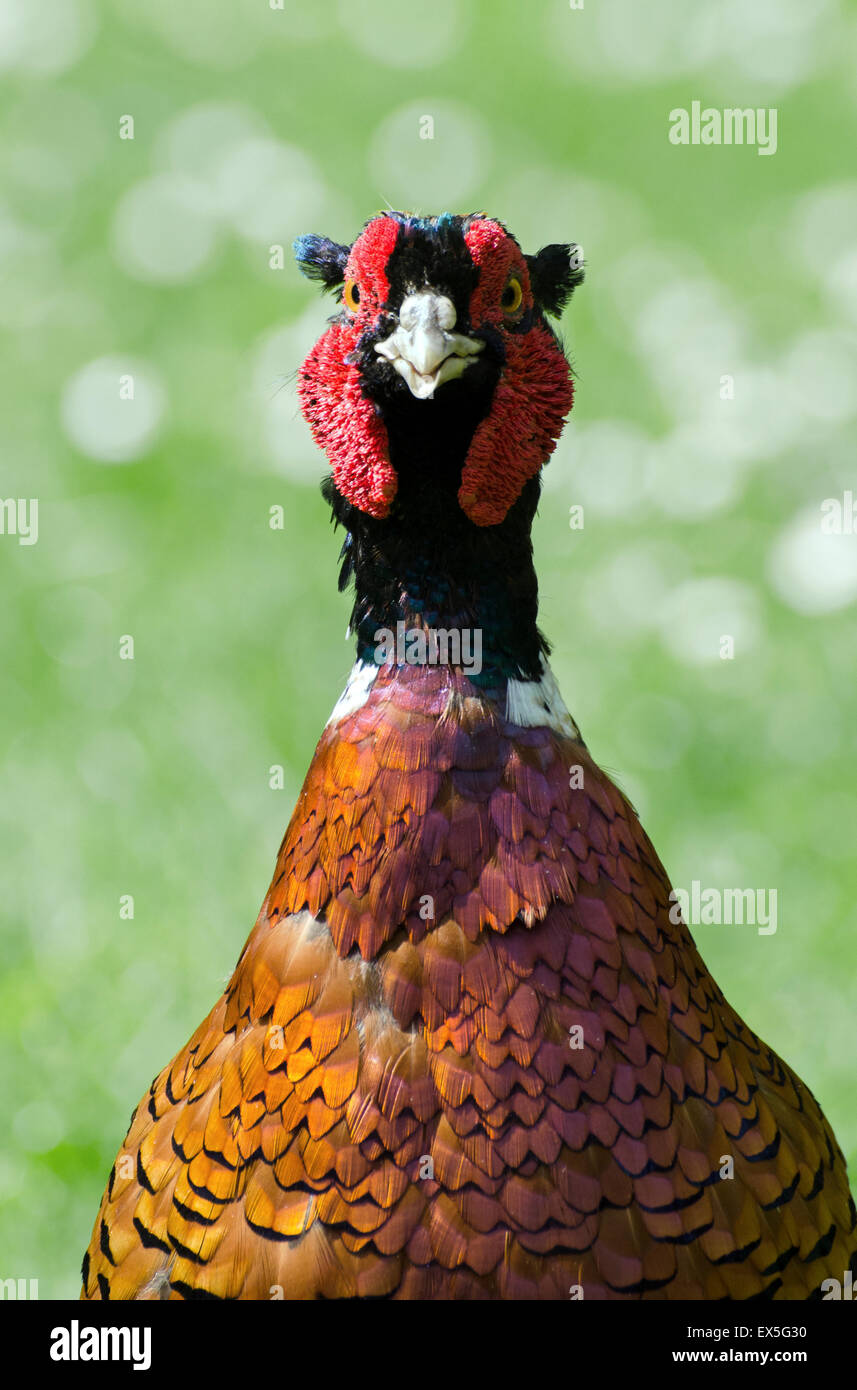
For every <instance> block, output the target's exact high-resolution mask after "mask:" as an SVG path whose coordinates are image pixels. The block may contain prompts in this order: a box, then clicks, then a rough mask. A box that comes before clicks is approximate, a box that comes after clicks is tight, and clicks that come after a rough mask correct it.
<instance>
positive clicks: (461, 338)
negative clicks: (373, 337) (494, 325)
mask: <svg viewBox="0 0 857 1390" xmlns="http://www.w3.org/2000/svg"><path fill="white" fill-rule="evenodd" d="M455 320H456V312H455V305H454V304H453V302H452V300H451V299H450V298H449V297H448V296H447V295H445V294H437V293H436V292H435V291H434V290H416V291H415V292H414V293H413V294H409V295H408V296H407V298H406V299H404V300H403V301H402V306H401V308H400V309H399V323H398V326H397V327H396V328H395V329H394V331H393V332H392V333H391V334H390V335H389V337H387V338H385V339H384V340H383V342H380V343H376V344H375V351H376V352H377V353H378V355H379V356H380V357H386V359H387V361H388V362H390V363H392V365H393V367H394V368H395V370H396V371H397V372H398V373H399V376H401V377H403V378H404V380H405V381H406V382H407V385H408V387H409V389H410V391H411V394H412V395H414V396H416V397H417V398H418V399H419V400H428V399H429V398H430V397H431V396H433V395H434V393H435V391H436V390H437V388H438V386H441V385H442V384H443V383H444V382H445V381H452V380H453V379H454V378H455V377H458V376H461V374H462V372H464V371H465V370H466V369H467V367H469V366H470V363H471V362H474V361H475V360H476V358H477V356H478V355H479V353H480V352H481V351H482V349H483V347H484V346H485V344H484V343H483V342H481V341H480V340H479V339H478V338H468V337H467V336H466V335H465V334H464V333H453V332H452V330H453V328H454V327H455Z"/></svg>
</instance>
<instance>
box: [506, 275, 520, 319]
mask: <svg viewBox="0 0 857 1390" xmlns="http://www.w3.org/2000/svg"><path fill="white" fill-rule="evenodd" d="M523 298H524V291H523V289H522V288H521V282H520V280H519V279H518V278H517V276H516V275H513V276H512V278H511V280H510V281H509V283H508V285H507V286H506V288H505V289H504V291H503V298H502V299H501V300H500V304H501V306H502V309H503V313H504V314H516V313H517V312H518V310H519V309H520V307H521V302H522V300H523Z"/></svg>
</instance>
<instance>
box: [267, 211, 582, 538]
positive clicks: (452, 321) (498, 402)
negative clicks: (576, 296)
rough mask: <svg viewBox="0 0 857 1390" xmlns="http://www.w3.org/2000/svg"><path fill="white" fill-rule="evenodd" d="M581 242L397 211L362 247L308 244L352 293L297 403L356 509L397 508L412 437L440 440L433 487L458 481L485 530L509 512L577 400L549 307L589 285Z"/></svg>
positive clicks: (372, 225) (321, 267)
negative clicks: (542, 240) (547, 241)
mask: <svg viewBox="0 0 857 1390" xmlns="http://www.w3.org/2000/svg"><path fill="white" fill-rule="evenodd" d="M577 251H578V248H576V247H575V246H547V247H545V248H544V249H543V250H541V251H540V252H538V254H537V255H531V256H527V255H524V254H523V252H522V251H521V248H520V247H519V245H518V243H517V241H516V240H515V238H514V237H513V236H512V235H511V234H510V233H509V232H508V231H507V230H506V229H505V227H503V226H502V224H501V223H499V222H497V221H495V220H493V219H491V218H488V217H485V216H483V215H481V214H474V215H471V216H469V217H453V216H451V215H450V214H449V213H444V214H443V215H442V216H441V217H429V218H422V217H420V218H418V217H411V216H408V215H406V214H403V213H385V214H383V215H381V216H379V217H375V218H373V219H372V220H371V221H370V222H368V223H367V225H366V226H365V228H364V229H363V231H362V232H361V234H360V236H359V237H358V238H357V240H356V241H355V242H354V245H353V246H350V247H348V246H340V245H338V244H336V243H334V242H331V241H329V240H327V239H325V238H324V237H319V236H305V237H300V238H299V239H298V241H297V242H296V243H295V254H296V256H297V259H298V261H299V263H300V265H301V268H302V269H303V271H304V273H305V274H307V275H309V276H310V277H312V278H314V279H319V280H321V281H322V282H323V283H324V284H325V285H326V286H327V287H328V288H330V289H332V290H336V291H339V290H340V288H341V305H340V310H339V313H338V314H337V315H336V317H335V318H334V320H333V322H332V324H331V326H330V327H329V329H328V330H327V332H326V333H325V335H324V337H323V338H322V339H321V340H320V342H318V343H317V344H316V346H315V347H314V348H313V350H312V352H311V353H310V354H309V356H308V357H307V359H306V361H305V362H304V364H303V367H302V369H301V372H300V398H301V404H302V407H303V411H304V414H305V415H306V418H307V420H308V421H309V424H310V426H311V428H312V431H313V434H314V436H315V439H316V441H317V442H318V443H319V444H320V445H321V447H322V448H323V449H324V450H325V451H326V452H327V455H328V457H329V459H330V462H331V464H332V467H333V481H334V484H335V486H336V488H337V490H338V491H339V493H340V494H341V495H342V496H343V497H344V498H346V499H347V501H348V502H350V503H351V504H352V505H353V506H355V507H357V508H359V509H360V510H361V511H363V512H365V513H366V514H367V515H369V516H372V517H376V518H383V517H386V516H388V515H389V514H390V511H391V508H392V507H393V506H394V503H395V499H396V497H397V495H398V493H399V491H400V489H401V488H402V487H403V485H404V482H405V480H404V479H403V477H402V475H401V472H402V467H403V461H404V466H405V467H407V466H408V463H409V462H410V463H411V465H413V463H414V460H413V453H414V450H413V447H412V446H413V445H414V444H415V443H416V442H417V441H418V440H421V441H423V442H424V443H425V442H426V441H432V443H433V444H434V447H435V448H436V449H437V450H438V452H440V451H441V450H440V448H439V445H438V441H443V448H442V451H443V452H444V453H445V454H446V455H447V457H446V458H444V459H442V460H441V459H439V458H438V459H435V460H431V461H428V462H427V464H426V466H428V467H429V468H430V469H431V468H432V465H433V464H434V465H435V467H434V475H435V481H436V484H437V486H438V487H440V488H447V489H448V488H449V487H450V485H451V484H452V483H454V484H455V488H454V497H455V499H456V500H457V504H458V506H459V507H460V508H461V510H462V511H463V512H464V514H465V515H466V516H467V517H468V518H469V520H470V521H471V522H472V523H473V525H474V526H494V525H497V524H498V523H499V522H501V521H502V520H503V518H504V517H505V516H506V514H507V512H508V511H509V508H510V507H511V506H512V504H513V503H514V502H515V501H516V499H517V498H518V497H519V496H520V493H521V491H522V489H523V488H524V485H525V484H526V483H527V482H528V481H529V479H531V478H533V477H534V476H535V475H536V474H537V473H538V471H539V469H540V468H541V466H542V464H543V463H544V462H545V461H546V459H547V458H548V457H549V455H550V453H551V452H552V450H553V448H554V445H555V443H556V440H557V436H558V434H559V432H560V430H561V428H562V425H563V421H564V419H565V417H566V415H567V414H568V411H569V410H570V409H571V404H572V398H573V389H572V382H571V375H570V371H569V367H568V363H567V361H566V358H565V355H564V353H563V350H562V347H561V346H560V343H559V342H558V340H557V337H556V335H555V334H554V333H553V331H552V330H551V328H550V327H549V325H548V321H547V316H548V315H551V314H553V315H558V314H560V313H561V312H562V309H563V307H564V306H565V303H566V301H567V300H568V298H569V296H570V295H571V293H572V291H573V290H574V288H575V286H576V285H578V284H579V283H580V281H581V280H582V279H583V271H582V269H581V267H580V263H579V258H578V254H577ZM450 441H454V442H456V443H457V444H458V446H459V447H458V457H455V458H450V457H449V454H450V453H451V452H452V451H451V450H450ZM438 464H440V465H442V466H441V467H440V468H438V467H437V465H438Z"/></svg>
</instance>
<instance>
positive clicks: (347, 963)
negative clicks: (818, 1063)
mask: <svg viewBox="0 0 857 1390" xmlns="http://www.w3.org/2000/svg"><path fill="white" fill-rule="evenodd" d="M298 256H299V259H300V260H301V261H302V262H303V264H304V266H305V268H307V269H308V270H309V273H311V275H313V276H314V277H315V278H318V279H321V280H322V281H324V282H325V283H326V284H329V285H332V286H333V287H337V286H338V285H339V284H340V283H342V282H345V285H346V295H345V299H344V304H345V306H346V307H345V308H343V309H342V310H341V311H340V314H339V316H338V317H337V319H336V320H334V323H333V324H332V325H331V328H330V329H329V330H328V333H327V334H326V335H325V337H324V338H323V339H322V340H321V344H320V345H319V346H318V347H317V348H316V349H314V350H313V352H312V353H311V354H310V356H309V358H308V359H307V363H306V364H305V366H304V368H303V370H302V377H301V394H302V401H303V405H304V409H305V412H306V413H307V415H308V417H309V419H310V422H311V424H312V426H313V429H314V432H315V434H316V437H317V438H318V439H319V442H320V443H321V444H322V445H323V447H325V448H326V449H327V450H328V453H329V455H330V456H331V461H332V464H333V474H332V478H331V479H330V480H329V481H328V483H327V484H326V486H325V495H326V497H327V500H328V501H329V502H330V504H331V506H332V509H333V514H334V518H335V519H336V520H337V521H338V522H339V523H340V524H341V525H343V526H344V527H345V529H346V542H345V546H344V549H343V570H342V576H341V585H342V586H343V587H344V586H345V585H347V584H351V583H353V584H354V587H355V602H354V610H353V615H352V627H353V631H354V633H355V636H356V640H357V652H358V660H357V665H356V666H355V669H354V672H353V673H352V678H351V680H350V681H349V684H348V687H347V688H346V691H345V693H344V694H343V697H342V698H341V700H340V702H339V703H338V705H337V706H336V708H335V709H334V712H333V715H332V716H331V719H330V721H329V722H328V724H327V726H326V728H325V730H324V732H323V734H322V737H321V740H320V742H319V745H318V748H317V749H316V753H315V756H314V758H313V760H312V763H311V765H310V768H309V771H308V773H307V777H306V781H305V783H304V786H303V789H302V791H301V794H300V797H299V799H298V803H297V806H296V808H295V812H294V814H293V816H292V819H291V822H290V824H289V826H288V828H287V830H286V834H285V837H284V839H283V843H282V845H281V848H280V852H279V856H278V859H277V864H276V868H275V871H274V876H273V879H272V882H271V885H270V888H269V890H268V894H267V896H266V898H265V901H264V903H263V905H262V909H261V912H260V914H259V918H258V920H257V923H256V926H255V927H254V929H253V932H252V933H251V935H250V937H249V939H248V941H247V943H246V945H245V947H244V950H243V952H242V955H241V957H240V959H239V961H238V964H237V966H236V969H235V972H234V974H233V976H232V978H231V980H230V982H229V985H228V987H227V989H226V992H225V994H224V995H223V996H222V998H221V999H220V1000H219V1001H218V1003H217V1004H216V1005H215V1007H214V1009H213V1010H212V1012H211V1013H210V1014H209V1016H208V1018H207V1019H206V1020H205V1021H204V1022H203V1023H202V1024H201V1025H200V1027H199V1028H198V1029H197V1031H196V1033H195V1034H194V1035H193V1037H192V1038H191V1039H190V1041H189V1042H188V1044H187V1046H186V1047H185V1048H184V1049H183V1050H182V1052H181V1053H179V1055H178V1056H177V1057H176V1058H175V1059H174V1061H173V1062H172V1063H171V1064H170V1065H169V1066H168V1067H166V1068H165V1069H164V1070H163V1071H162V1072H161V1073H160V1075H159V1076H158V1077H157V1078H156V1079H155V1081H154V1082H153V1084H152V1087H151V1088H150V1091H149V1093H148V1095H147V1096H146V1097H144V1099H143V1101H141V1103H140V1105H139V1106H138V1108H137V1110H136V1111H135V1114H134V1116H133V1118H132V1122H131V1127H130V1129H129V1132H128V1135H127V1137H126V1140H125V1144H124V1146H123V1149H122V1151H121V1152H120V1155H119V1156H118V1158H117V1161H116V1163H115V1164H114V1168H113V1171H112V1173H111V1176H110V1181H109V1183H108V1187H107V1191H106V1192H105V1194H104V1198H103V1201H102V1206H101V1210H100V1212H99V1216H98V1218H97V1220H96V1224H95V1230H94V1232H93V1239H92V1243H91V1245H90V1248H89V1250H88V1252H87V1254H86V1256H85V1258H84V1267H83V1280H84V1296H85V1297H104V1298H106V1297H110V1298H141V1297H142V1298H147V1297H148V1298H163V1297H171V1298H182V1297H219V1298H270V1297H277V1296H285V1297H287V1298H310V1297H363V1296H376V1297H377V1296H389V1297H400V1298H462V1297H463V1298H500V1299H507V1298H509V1299H512V1298H568V1297H569V1294H570V1293H572V1294H573V1295H577V1296H581V1295H582V1296H583V1297H585V1298H659V1299H664V1298H690V1299H716V1298H751V1297H760V1296H761V1297H765V1296H767V1297H789V1298H808V1297H811V1296H813V1295H817V1293H818V1290H819V1289H820V1286H821V1283H822V1281H823V1280H824V1279H825V1278H828V1277H833V1278H839V1279H841V1278H842V1276H843V1272H844V1270H845V1269H846V1268H847V1267H848V1265H849V1262H850V1261H851V1260H852V1258H853V1255H854V1250H855V1236H854V1230H855V1209H854V1204H853V1202H852V1200H851V1196H850V1193H849V1190H848V1182H847V1176H846V1172H845V1164H844V1160H843V1158H842V1154H841V1152H840V1150H839V1148H838V1146H837V1144H836V1141H835V1138H834V1136H833V1134H832V1132H831V1130H830V1127H829V1125H828V1124H827V1122H826V1120H825V1118H824V1116H823V1114H822V1112H821V1110H820V1108H819V1106H818V1104H817V1102H816V1101H815V1099H814V1097H813V1096H812V1094H811V1092H810V1091H809V1090H808V1089H807V1088H806V1087H805V1086H804V1085H803V1083H802V1082H801V1081H800V1080H799V1078H798V1077H797V1076H796V1075H795V1074H794V1073H793V1072H792V1071H791V1070H790V1069H789V1068H788V1067H787V1066H786V1064H785V1063H784V1062H782V1061H781V1060H780V1059H779V1058H778V1057H777V1056H776V1054H775V1053H773V1052H772V1051H771V1049H770V1048H768V1047H766V1046H765V1044H764V1043H762V1042H761V1041H760V1040H759V1039H758V1038H757V1037H756V1036H755V1035H754V1034H753V1033H752V1032H751V1031H750V1029H749V1028H748V1027H747V1026H746V1025H745V1024H744V1023H743V1022H742V1021H741V1019H740V1018H738V1016H737V1015H736V1014H735V1013H734V1011H733V1010H732V1009H731V1008H730V1007H729V1005H728V1003H727V1002H726V1000H725V999H724V997H723V995H722V993H721V992H720V990H719V989H718V987H717V985H716V984H715V982H714V981H713V979H712V978H711V975H710V974H709V972H708V970H707V969H706V967H705V965H704V963H703V961H702V959H701V957H700V956H699V953H698V952H697V950H696V947H695V945H694V943H693V940H692V938H691V935H690V933H689V931H688V930H687V928H686V926H685V925H684V924H683V923H682V922H681V921H680V920H674V919H675V917H676V913H675V911H674V910H673V909H674V902H673V900H672V899H671V897H670V884H669V881H668V879H667V876H666V874H665V872H664V869H663V867H662V866H661V864H660V862H659V860H658V858H657V856H656V854H655V852H654V850H653V848H652V846H651V844H650V843H649V841H648V839H647V837H646V835H645V833H644V832H643V830H642V828H641V826H640V824H639V821H638V819H637V816H636V814H635V812H634V810H633V808H632V807H631V806H630V804H629V803H628V801H627V800H626V799H625V797H624V796H623V795H622V793H621V792H620V791H619V790H618V789H617V788H616V787H615V786H614V785H613V784H612V783H611V782H610V780H609V779H608V778H607V776H606V775H605V774H604V773H603V772H602V771H601V770H600V769H599V768H598V767H597V765H596V764H595V763H594V762H593V760H592V758H591V756H590V754H589V752H588V750H587V748H586V745H585V744H584V742H583V741H582V739H581V737H580V734H579V732H578V730H577V727H576V725H575V724H574V722H573V720H572V719H571V716H570V715H569V713H568V711H567V710H566V709H565V706H564V705H563V703H562V700H561V697H560V695H559V692H558V690H557V688H556V683H555V681H554V679H553V676H552V674H551V672H550V668H549V666H548V664H547V643H546V642H545V640H544V638H543V637H542V636H541V634H540V633H539V631H538V628H537V626H536V609H537V589H536V583H535V575H534V571H533V568H532V550H531V544H530V524H531V521H532V517H533V514H534V511H535V506H536V503H537V499H538V488H539V482H538V476H537V474H538V467H539V466H540V465H541V463H543V462H544V460H545V458H546V457H547V455H548V454H549V452H550V449H551V448H552V446H553V442H554V441H555V438H556V434H557V433H558V431H559V428H560V425H561V420H562V416H563V414H564V413H565V412H566V411H567V410H568V408H569V407H570V404H571V389H570V381H569V374H568V367H567V364H566V362H565V358H564V356H563V353H562V350H561V348H560V346H559V344H558V342H557V340H556V338H555V336H554V334H553V332H552V330H551V329H550V327H549V326H548V324H547V320H546V317H545V315H546V313H557V312H559V311H560V310H561V308H562V306H563V304H564V302H565V300H566V299H567V297H568V294H570V292H571V290H572V289H573V288H574V285H575V284H577V283H579V280H580V278H581V277H580V272H579V267H578V266H577V265H576V264H575V262H574V258H573V255H572V254H571V251H570V248H567V247H566V248H563V247H552V248H547V251H546V252H542V253H540V256H539V257H527V258H525V257H523V256H522V254H521V253H520V250H519V249H518V248H517V243H514V242H513V239H512V238H510V237H509V236H508V234H507V233H506V232H505V229H503V228H502V227H501V226H500V224H498V223H496V222H492V221H491V220H490V219H485V218H469V219H461V218H450V217H448V215H444V217H442V218H439V219H412V218H408V217H406V216H405V215H398V214H397V215H390V216H386V215H385V216H382V217H379V218H377V219H374V220H373V221H372V222H370V223H369V224H368V226H367V228H366V230H365V231H364V233H363V234H362V237H361V238H358V241H357V243H355V247H354V248H347V247H338V246H336V245H335V244H334V243H330V242H327V241H325V239H323V238H319V237H313V238H303V239H302V240H301V243H300V245H299V247H298ZM351 276H354V277H356V278H355V279H354V284H356V285H357V287H358V291H359V293H358V294H357V295H355V294H354V293H353V292H352V293H350V294H349V293H348V291H347V287H348V283H349V277H351ZM511 279H517V280H518V285H519V289H520V290H521V302H520V303H519V304H515V307H514V309H512V310H511V312H510V313H508V314H507V313H506V312H505V311H504V309H503V302H504V298H505V300H506V302H507V303H508V304H509V305H511V304H512V303H513V301H514V300H515V299H516V298H517V294H514V295H511V296H507V294H506V290H507V287H508V286H509V284H510V280H511ZM421 292H425V293H428V294H430V295H432V296H435V298H436V300H437V301H438V302H439V301H440V300H441V299H443V300H444V301H446V303H447V304H451V305H452V306H453V308H454V318H455V321H456V328H457V329H459V330H460V331H461V335H462V336H463V337H467V338H468V339H469V340H471V341H473V340H476V341H478V342H480V343H482V344H483V347H482V348H480V349H479V350H477V351H476V352H473V353H472V354H470V355H472V359H473V360H472V361H470V362H469V363H468V365H466V367H465V369H464V370H463V371H461V372H460V373H459V374H458V375H456V376H455V377H454V378H452V379H448V380H444V381H442V382H441V384H439V385H437V386H436V388H432V383H431V380H428V385H426V384H425V380H423V381H422V382H420V383H417V390H418V391H422V392H427V391H429V390H430V389H431V394H430V395H425V394H424V395H422V396H420V395H418V394H417V391H415V390H414V384H413V383H414V378H413V373H412V372H403V371H401V370H397V369H396V366H395V363H394V361H393V357H394V356H395V353H394V352H392V351H391V352H389V353H388V354H387V355H386V356H385V354H383V353H380V354H379V353H377V352H376V351H375V348H376V346H377V344H378V343H381V344H383V343H388V342H389V341H390V337H391V334H393V333H395V332H396V331H397V307H400V306H401V304H402V303H403V302H404V300H405V297H406V296H407V295H408V294H414V293H421ZM349 306H350V307H349ZM443 312H444V314H445V315H446V320H447V321H449V320H450V319H451V315H450V312H449V310H448V309H447V308H446V307H445V306H444V311H443ZM421 314H422V308H421ZM414 322H415V323H417V324H418V326H419V327H420V331H423V326H424V325H426V324H427V325H428V329H427V330H426V333H427V335H428V336H427V338H426V341H425V342H423V344H422V348H423V349H425V351H428V347H431V344H432V343H434V342H435V341H439V339H438V335H441V339H442V335H443V333H444V332H446V333H447V336H448V338H449V341H450V342H451V341H452V335H451V333H450V331H449V330H448V329H444V328H443V326H442V325H443V322H444V319H443V316H442V315H441V314H439V313H438V312H437V311H436V304H435V303H434V301H432V303H431V304H429V305H428V307H427V309H426V312H425V314H423V315H422V317H419V316H415V318H414ZM400 342H405V343H406V344H407V342H409V339H407V335H404V336H402V337H400V338H398V339H396V341H395V342H394V348H395V351H398V344H399V343H400ZM427 343H428V347H427V346H426V344H427ZM445 346H448V343H447V342H446V340H442V341H440V347H439V348H438V352H442V351H443V350H444V347H445ZM459 347H460V344H459ZM454 350H455V344H453V346H452V347H451V348H450V351H451V352H452V351H454ZM465 350H466V351H468V352H469V349H465ZM414 357H415V360H416V353H414ZM425 360H427V359H425ZM425 360H424V359H423V358H420V361H422V362H423V365H425ZM411 365H412V366H413V364H411ZM416 370H417V369H416V367H414V371H416ZM561 373H562V375H563V377H564V381H565V386H563V384H562V381H561V379H560V377H561ZM430 376H431V373H430V372H429V373H422V377H423V378H426V379H427V378H430ZM409 381H410V382H411V383H412V384H411V385H409V384H408V382H409ZM536 457H538V465H537V466H536V467H535V468H534V466H533V460H534V459H535V458H536ZM400 623H401V624H404V625H406V627H407V628H408V630H409V631H413V630H418V631H420V632H421V633H423V634H426V633H427V632H431V631H434V630H436V629H438V628H442V629H444V630H452V631H460V630H461V629H463V628H478V629H479V631H480V633H481V661H480V663H479V669H478V670H476V669H475V668H474V669H472V670H469V671H468V670H465V669H464V668H463V666H462V664H461V663H460V662H459V663H457V664H456V663H449V662H437V663H432V662H431V661H429V660H425V659H423V660H422V661H417V662H411V661H408V660H401V659H400V657H401V654H399V658H396V657H389V658H388V659H386V660H385V661H383V662H378V661H377V660H376V647H377V641H378V632H379V631H380V630H381V629H390V630H395V629H396V626H397V624H400Z"/></svg>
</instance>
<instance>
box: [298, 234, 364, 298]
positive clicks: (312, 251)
mask: <svg viewBox="0 0 857 1390" xmlns="http://www.w3.org/2000/svg"><path fill="white" fill-rule="evenodd" d="M292 250H293V252H294V255H295V260H296V261H297V263H298V265H299V266H300V268H301V270H302V271H303V273H304V275H306V277H307V279H309V280H320V281H321V283H322V284H323V285H324V288H325V289H326V290H335V289H337V288H338V287H339V286H340V285H341V284H342V282H343V280H344V279H345V266H346V263H347V261H348V255H349V252H350V250H351V247H350V246H340V244H339V242H338V241H331V240H330V238H329V237H326V236H316V235H315V234H314V233H312V232H310V233H309V234H308V235H307V236H299V237H296V238H295V241H294V242H293V244H292Z"/></svg>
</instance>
